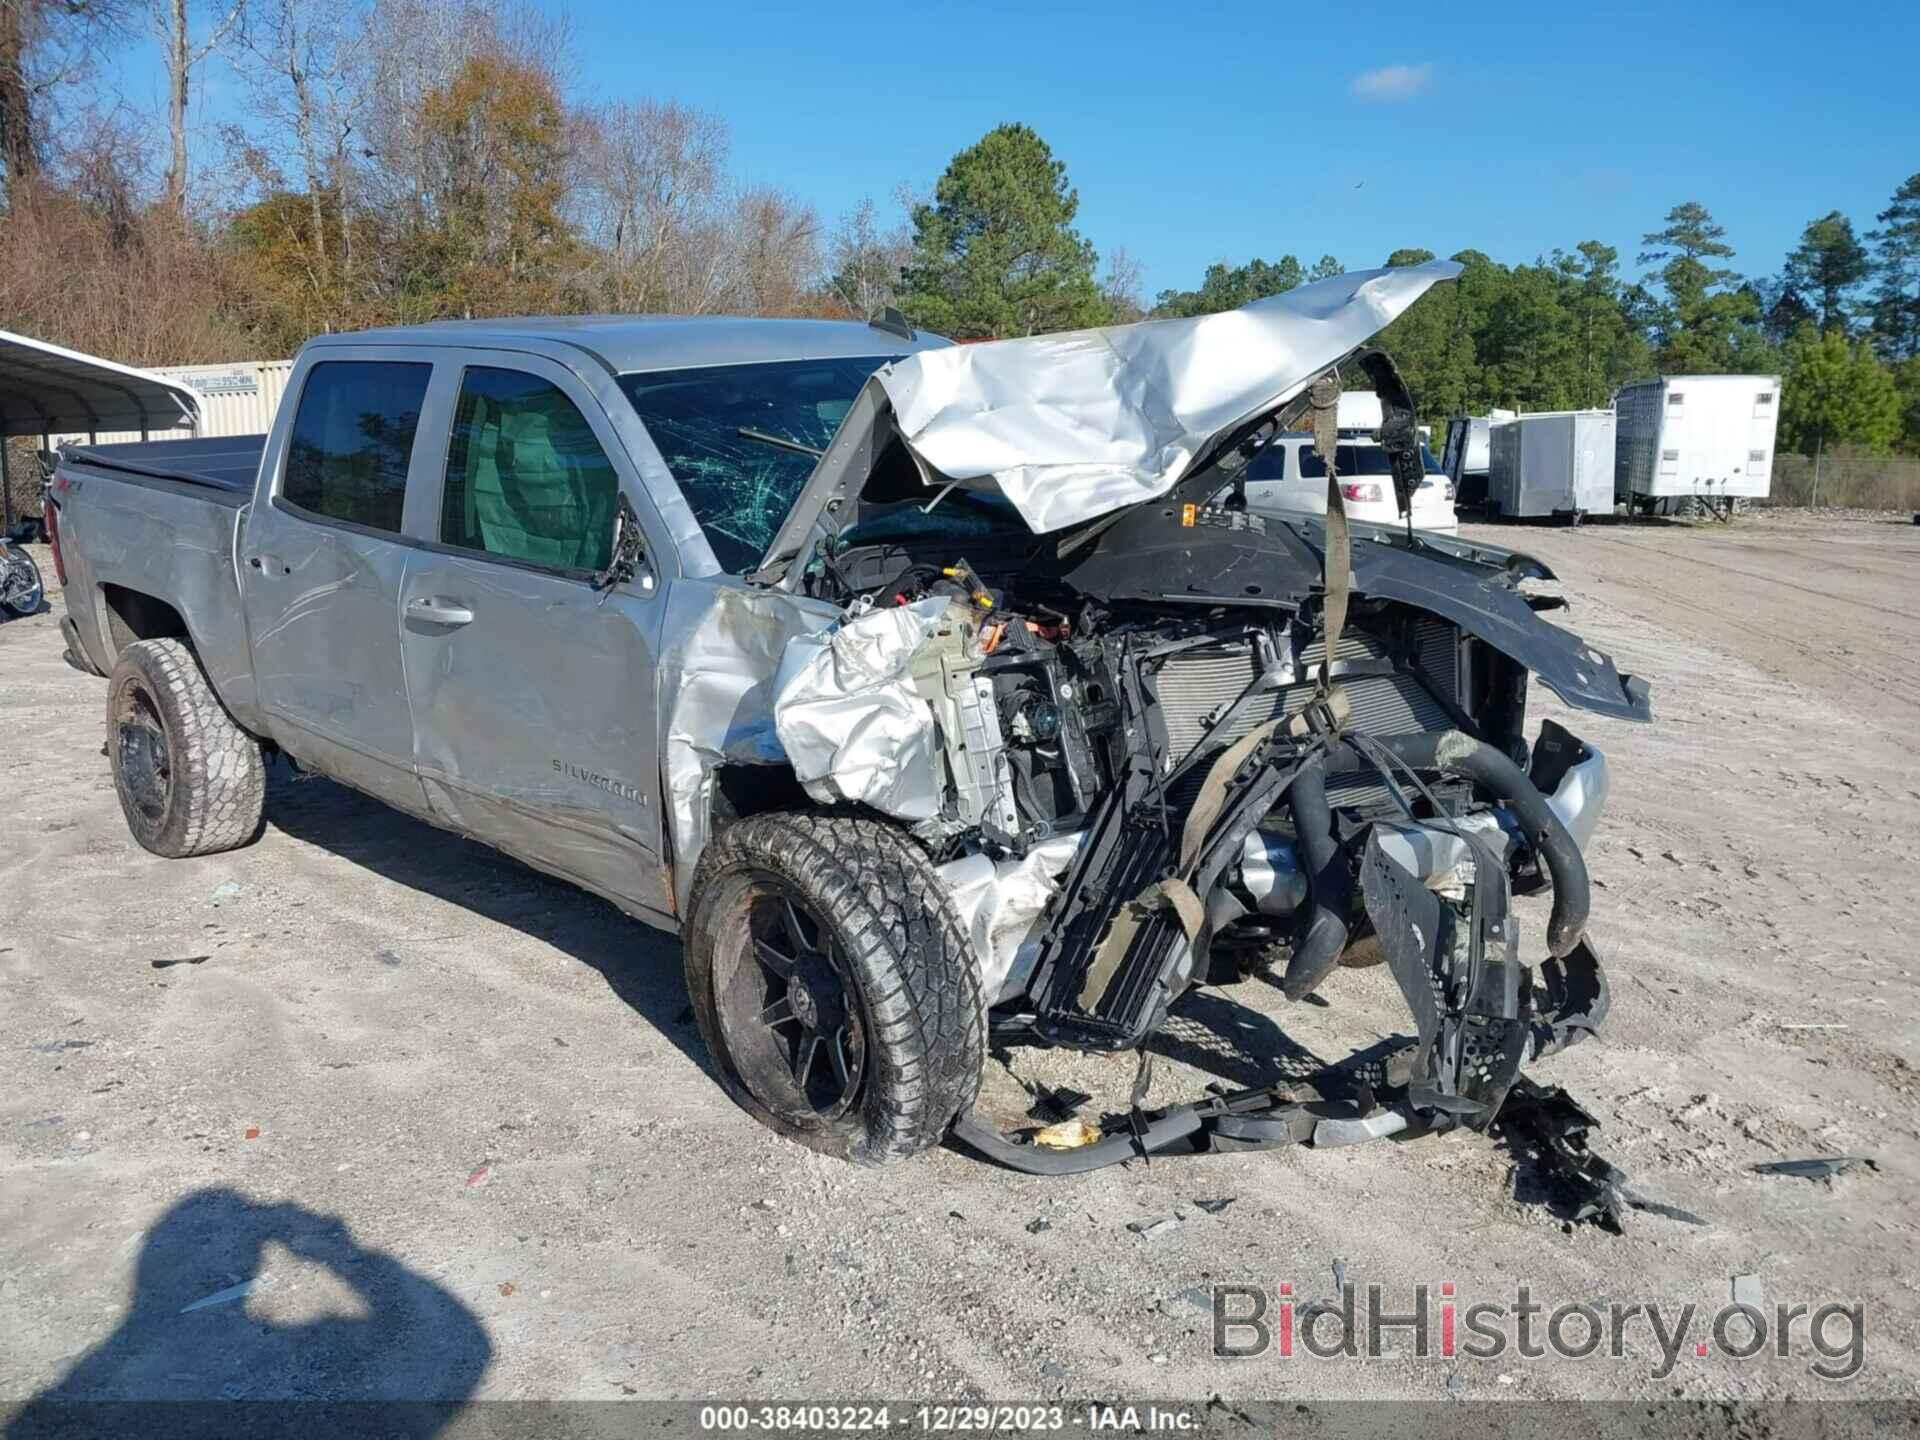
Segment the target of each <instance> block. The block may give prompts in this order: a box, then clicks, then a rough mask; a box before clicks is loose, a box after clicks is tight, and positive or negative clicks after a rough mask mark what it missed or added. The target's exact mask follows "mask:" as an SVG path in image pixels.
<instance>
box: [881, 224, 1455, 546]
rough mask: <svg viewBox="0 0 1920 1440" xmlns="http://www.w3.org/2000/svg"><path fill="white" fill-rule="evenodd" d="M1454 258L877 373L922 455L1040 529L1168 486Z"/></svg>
mask: <svg viewBox="0 0 1920 1440" xmlns="http://www.w3.org/2000/svg"><path fill="white" fill-rule="evenodd" d="M1460 269H1461V267H1460V266H1459V265H1457V264H1455V263H1454V262H1452V261H1450V260H1432V261H1429V262H1427V263H1426V264H1424V265H1406V266H1400V267H1398V268H1394V269H1388V270H1357V271H1354V272H1353V273H1351V274H1347V275H1337V276H1335V277H1333V278H1332V279H1330V280H1321V281H1317V282H1315V283H1314V284H1311V285H1302V286H1300V287H1299V288H1297V289H1294V290H1289V291H1287V292H1286V293H1285V294H1283V295H1275V296H1273V297H1271V298H1270V299H1266V300H1257V301H1255V302H1254V303H1253V304H1251V305H1246V306H1242V307H1241V308H1240V309H1238V310H1229V311H1226V312H1224V313H1222V314H1218V315H1202V316H1197V317H1195V318H1193V319H1187V320H1151V321H1144V322H1142V323H1139V324H1135V325H1114V326H1108V327H1105V328H1103V329H1098V330H1076V331H1071V332H1068V333H1066V334H1061V335H1041V336H1035V337H1033V338H1030V339H1025V340H1005V341H999V342H996V343H992V344H986V345H957V346H954V347H952V348H951V349H943V350H927V351H922V352H921V353H919V354H916V355H910V356H908V357H906V358H905V359H904V360H900V361H897V362H896V363H894V364H893V365H890V366H887V367H886V368H885V369H883V370H881V371H880V373H879V374H878V376H877V377H876V379H877V380H878V382H879V383H880V385H881V386H882V387H884V388H885V390H886V393H887V397H888V399H889V400H891V401H892V402H893V409H894V412H895V416H896V419H897V423H898V424H899V427H900V431H901V433H902V434H903V435H904V437H905V438H906V441H907V443H908V444H909V445H910V446H911V447H912V448H913V450H914V451H915V452H916V453H917V454H918V455H919V457H920V458H921V459H922V460H924V461H925V462H926V463H927V464H928V465H930V466H931V467H933V469H935V470H937V471H939V472H940V474H941V475H943V476H945V477H947V478H948V479H952V480H960V481H963V482H976V481H977V482H985V485H983V486H982V488H987V487H991V486H997V487H998V489H999V490H1000V491H1001V493H1003V494H1004V495H1005V496H1006V497H1007V498H1008V499H1009V500H1011V501H1012V502H1013V504H1014V506H1015V508H1016V509H1018V510H1019V512H1020V514H1021V516H1022V517H1023V518H1024V519H1025V520H1026V522H1027V523H1028V524H1029V525H1030V526H1032V527H1033V529H1034V530H1035V531H1037V532H1042V533H1044V532H1046V531H1050V530H1058V529H1061V528H1062V527H1064V526H1068V525H1078V524H1081V523H1084V522H1085V521H1088V520H1092V519H1096V518H1097V517H1099V516H1101V515H1104V514H1107V513H1109V512H1110V511H1114V510H1119V509H1122V508H1124V507H1126V506H1128V505H1132V504H1136V503H1138V502H1140V501H1143V500H1151V499H1154V498H1155V497H1157V496H1160V495H1164V494H1165V493H1166V492H1167V491H1168V490H1170V489H1172V488H1173V486H1174V484H1175V483H1176V482H1177V481H1179V480H1180V479H1181V477H1182V476H1183V475H1184V474H1185V473H1186V471H1187V469H1188V467H1189V466H1190V465H1191V464H1192V462H1193V460H1194V459H1195V457H1196V456H1198V455H1200V454H1201V453H1202V452H1203V451H1205V449H1206V448H1207V446H1208V445H1209V443H1210V442H1212V441H1213V440H1214V439H1215V438H1216V437H1218V436H1220V435H1221V434H1222V433H1224V432H1226V431H1228V430H1231V429H1232V428H1234V427H1235V426H1237V425H1240V424H1242V423H1244V422H1246V421H1248V420H1251V419H1254V418H1256V417H1258V416H1260V415H1262V414H1263V413H1266V412H1268V411H1271V410H1272V409H1274V408H1275V407H1277V406H1279V405H1282V404H1284V403H1285V402H1286V401H1288V400H1289V399H1292V398H1293V397H1294V396H1295V395H1297V394H1298V393H1300V391H1302V390H1303V389H1305V387H1306V386H1307V385H1308V384H1310V383H1311V382H1312V381H1313V379H1314V378H1315V377H1316V376H1317V375H1319V374H1320V372H1321V371H1323V370H1324V369H1326V367H1327V366H1329V365H1332V364H1333V363H1335V362H1336V361H1338V360H1339V359H1340V358H1341V357H1342V356H1344V355H1346V354H1347V353H1348V352H1349V351H1351V350H1353V349H1354V348H1355V347H1357V346H1359V345H1361V344H1362V343H1364V342H1365V341H1366V340H1367V339H1369V338H1370V337H1371V336H1373V335H1374V334H1376V333H1378V332H1379V331H1380V330H1382V329H1384V328H1385V327H1386V326H1387V325H1388V324H1390V323H1391V322H1392V321H1393V320H1394V319H1395V318H1396V317H1398V316H1399V315H1401V314H1402V313H1403V312H1404V311H1405V310H1406V309H1407V307H1408V306H1409V305H1411V304H1413V302H1414V301H1415V300H1418V299H1419V298H1420V297H1421V296H1422V295H1424V294H1425V293H1426V292H1427V290H1428V289H1429V288H1430V287H1432V286H1433V285H1434V284H1436V283H1437V282H1439V281H1442V280H1451V279H1452V278H1453V277H1454V276H1456V275H1458V274H1459V273H1460Z"/></svg>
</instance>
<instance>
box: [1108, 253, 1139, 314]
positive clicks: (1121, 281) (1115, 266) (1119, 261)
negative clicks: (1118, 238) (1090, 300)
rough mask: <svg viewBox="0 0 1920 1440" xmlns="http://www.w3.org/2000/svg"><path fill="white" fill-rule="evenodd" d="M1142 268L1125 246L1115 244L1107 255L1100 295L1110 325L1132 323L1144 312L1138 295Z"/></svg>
mask: <svg viewBox="0 0 1920 1440" xmlns="http://www.w3.org/2000/svg"><path fill="white" fill-rule="evenodd" d="M1143 274H1144V271H1143V270H1142V268H1141V265H1140V262H1139V261H1138V260H1136V259H1134V258H1133V256H1131V255H1129V254H1128V253H1127V251H1126V249H1125V247H1124V246H1115V247H1114V251H1113V253H1112V254H1111V255H1109V256H1108V257H1107V274H1106V278H1105V279H1104V280H1102V281H1101V282H1100V298H1101V299H1103V300H1105V301H1106V302H1107V323H1108V324H1109V325H1131V324H1132V323H1133V322H1134V321H1136V320H1140V319H1144V318H1145V316H1146V313H1147V307H1146V303H1145V301H1144V300H1143V299H1142V298H1141V291H1140V283H1141V277H1142V275H1143Z"/></svg>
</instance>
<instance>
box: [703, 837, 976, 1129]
mask: <svg viewBox="0 0 1920 1440" xmlns="http://www.w3.org/2000/svg"><path fill="white" fill-rule="evenodd" d="M685 942H686V966H687V990H688V992H689V995H690V996H691V998H692V1001H693V1009H694V1015H695V1017H696V1018H697V1019H698V1021H699V1024H700V1034H701V1037H702V1039H704V1040H705V1042H706V1045H707V1050H708V1053H709V1054H711V1055H712V1056H713V1059H714V1063H715V1066H716V1068H717V1069H718V1070H719V1072H720V1078H721V1081H722V1083H724V1084H725V1085H726V1087H727V1090H728V1093H730V1094H731V1095H732V1096H733V1098H734V1099H735V1100H736V1101H738V1102H739V1104H740V1105H741V1107H742V1108H743V1109H745V1110H746V1111H747V1112H748V1113H749V1114H751V1115H753V1116H754V1117H755V1118H756V1119H758V1120H759V1121H760V1122H761V1123H763V1124H765V1125H766V1126H768V1127H769V1128H770V1129H772V1130H774V1131H776V1132H778V1133H779V1134H782V1135H785V1136H787V1137H789V1138H790V1139H794V1140H798V1141H799V1142H800V1143H801V1144H803V1145H808V1146H811V1147H812V1148H813V1149H815V1150H819V1151H822V1152H824V1153H826V1154H830V1155H837V1156H840V1157H841V1158H843V1159H847V1160H851V1161H854V1162H855V1163H857V1164H863V1165H877V1164H881V1163H884V1162H886V1161H889V1160H899V1159H904V1158H906V1157H907V1156H910V1155H915V1154H918V1153H919V1152H920V1151H922V1150H925V1149H928V1148H929V1147H930V1146H933V1145H935V1144H937V1143H939V1141H940V1139H941V1137H942V1136H943V1135H945V1133H946V1130H947V1126H948V1125H949V1124H951V1123H952V1121H953V1118H954V1116H956V1115H957V1114H959V1113H961V1112H962V1111H964V1110H966V1109H968V1108H969V1107H970V1106H971V1105H972V1104H973V1099H974V1096H975V1094H976V1093H977V1091H978V1089H979V1085H980V1071H981V1067H982V1065H983V1063H984V1052H985V1036H986V1008H985V1005H984V1003H983V1002H982V999H981V991H980V975H979V967H978V964H977V963H976V961H975V960H974V957H973V952H972V948H971V946H970V945H969V943H968V940H967V937H966V935H965V933H964V932H963V931H962V930H961V928H960V925H959V922H958V921H957V920H956V919H955V917H954V915H953V912H952V908H951V907H950V906H949V905H948V904H947V903H946V898H945V891H944V889H943V887H942V886H941V884H940V881H939V877H938V876H937V875H936V874H935V873H934V871H933V866H932V864H931V863H930V862H929V861H928V860H927V858H926V856H925V855H924V854H923V853H922V852H921V850H920V849H919V847H918V846H916V845H914V844H913V843H912V842H911V841H910V840H909V839H908V838H907V837H906V836H905V835H903V834H902V833H901V832H900V831H899V830H897V829H895V828H894V827H893V826H890V825H887V824H884V823H882V822H880V821H877V820H870V819H865V818H861V817H857V816H848V815H817V814H805V813H800V814H790V813H776V814H770V815H756V816H752V817H750V818H748V819H745V820H741V821H739V822H738V823H736V824H734V825H732V826H729V827H728V828H727V829H726V830H724V831H722V832H721V834H720V835H719V836H718V837H717V838H716V839H715V840H714V841H713V843H712V844H711V845H709V846H708V847H707V849H706V852H705V853H704V854H703V855H702V856H701V857H700V865H699V869H698V871H697V872H696V874H695V877H694V885H693V905H692V914H691V915H690V917H689V921H688V924H687V928H686V936H685Z"/></svg>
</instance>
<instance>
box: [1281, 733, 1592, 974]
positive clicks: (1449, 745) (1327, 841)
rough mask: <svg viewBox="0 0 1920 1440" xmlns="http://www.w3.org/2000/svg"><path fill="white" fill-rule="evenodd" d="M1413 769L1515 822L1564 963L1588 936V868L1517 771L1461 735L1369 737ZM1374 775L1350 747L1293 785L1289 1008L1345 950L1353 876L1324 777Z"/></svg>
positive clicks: (1551, 940)
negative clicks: (1301, 903) (1463, 787)
mask: <svg viewBox="0 0 1920 1440" xmlns="http://www.w3.org/2000/svg"><path fill="white" fill-rule="evenodd" d="M1368 738H1369V739H1371V740H1372V741H1373V743H1374V744H1376V745H1379V746H1380V747H1381V748H1382V749H1385V750H1387V751H1389V752H1390V753H1391V754H1392V755H1393V756H1394V757H1395V758H1396V759H1399V760H1401V761H1404V762H1405V763H1406V765H1407V766H1408V767H1409V768H1411V769H1414V770H1439V771H1443V772H1445V773H1447V774H1450V775H1460V776H1464V777H1465V778H1466V779H1469V780H1472V781H1473V782H1474V783H1475V784H1477V785H1479V786H1481V787H1483V788H1484V789H1486V790H1488V791H1490V792H1491V793H1492V794H1493V796H1494V798H1496V799H1498V800H1500V801H1502V802H1504V803H1505V805H1506V806H1507V808H1508V809H1509V810H1510V811H1511V812H1512V813H1513V816H1514V818H1515V819H1516V820H1518V821H1519V822H1520V827H1521V830H1522V832H1523V833H1524V835H1525V836H1526V839H1527V842H1528V843H1529V844H1530V845H1532V846H1533V848H1534V849H1535V850H1536V851H1537V852H1538V853H1539V855H1540V858H1541V860H1542V861H1543V862H1544V863H1545V865H1546V867H1547V873H1548V875H1550V876H1551V877H1552V878H1553V912H1552V914H1551V915H1550V916H1549V918H1548V921H1547V953H1548V954H1550V955H1552V956H1553V957H1554V958H1555V959H1564V958H1565V957H1566V956H1568V955H1570V954H1572V953H1573V949H1574V947H1575V946H1576V945H1578V944H1579V943H1580V937H1581V936H1582V935H1583V934H1585V933H1586V928H1587V914H1588V911H1589V910H1590V909H1591V908H1592V903H1593V892H1592V889H1591V886H1590V884H1589V882H1588V879H1587V862H1586V861H1585V860H1584V859H1583V858H1582V857H1581V854H1580V847H1579V845H1577V844H1576V843H1575V842H1574V838H1573V836H1572V835H1571V834H1569V833H1568V831H1567V827H1566V826H1565V825H1563V824H1562V823H1561V821H1560V817H1559V816H1558V815H1556V814H1554V813H1553V807H1552V806H1550V805H1548V804H1547V799H1546V796H1544V795H1542V794H1541V793H1540V791H1539V790H1538V789H1537V788H1536V787H1535V785H1534V783H1533V782H1532V781H1531V780H1529V779H1528V778H1527V777H1526V775H1525V774H1524V773H1522V772H1521V769H1520V767H1519V766H1518V765H1515V764H1514V763H1513V761H1512V760H1511V759H1510V758H1509V757H1508V756H1506V755H1504V754H1502V753H1501V752H1500V751H1498V750H1496V749H1494V748H1493V747H1492V746H1491V745H1487V744H1485V743H1483V742H1481V741H1479V740H1476V739H1474V738H1473V737H1472V736H1471V735H1467V734H1463V733H1462V732H1461V731H1458V730H1438V731H1427V732H1424V733H1421V734H1416V735H1376V736H1370V737H1368ZM1371 768H1373V762H1372V761H1370V760H1368V759H1366V758H1365V757H1364V756H1363V755H1361V754H1360V753H1359V752H1358V751H1356V750H1355V749H1354V748H1353V747H1352V746H1351V745H1347V744H1344V743H1343V744H1339V745H1335V746H1332V747H1331V748H1329V749H1328V750H1327V751H1326V752H1325V753H1324V754H1321V755H1318V756H1315V757H1314V758H1313V759H1312V760H1310V761H1308V762H1307V763H1306V764H1305V765H1303V766H1302V767H1301V769H1300V773H1299V774H1298V775H1296V776H1294V779H1293V784H1292V785H1291V786H1290V787H1289V788H1288V790H1287V805H1288V808H1289V810H1290V811H1291V812H1292V815H1293V829H1294V838H1295V840H1296V842H1297V843H1298V844H1299V847H1300V854H1301V858H1302V859H1303V860H1304V861H1305V863H1306V866H1307V905H1306V914H1305V916H1304V919H1303V923H1302V928H1301V931H1300V938H1299V940H1298V941H1297V942H1296V944H1295V945H1294V950H1293V956H1292V958H1291V959H1290V960H1288V962H1287V973H1286V976H1285V978H1284V979H1283V980H1282V981H1281V985H1280V988H1281V989H1282V990H1283V991H1284V992H1285V993H1286V996H1287V998H1288V999H1290V1000H1303V999H1305V998H1306V997H1307V996H1308V995H1311V994H1312V993H1313V992H1314V991H1315V990H1316V989H1318V988H1319V986H1320V983H1321V982H1322V981H1323V980H1325V979H1326V978H1327V976H1328V975H1330V974H1332V973H1333V968H1334V966H1335V965H1337V964H1339V963H1340V953H1341V952H1342V951H1343V950H1345V949H1346V948H1347V913H1348V910H1349V909H1350V907H1351V904H1352V896H1353V877H1352V876H1351V875H1350V874H1349V872H1348V868H1347V862H1346V857H1345V855H1343V854H1342V853H1341V851H1340V849H1339V847H1338V846H1337V845H1335V843H1334V839H1333V813H1332V810H1331V808H1330V807H1329V805H1328V803H1327V776H1328V775H1345V774H1351V773H1352V772H1353V771H1355V770H1366V769H1371Z"/></svg>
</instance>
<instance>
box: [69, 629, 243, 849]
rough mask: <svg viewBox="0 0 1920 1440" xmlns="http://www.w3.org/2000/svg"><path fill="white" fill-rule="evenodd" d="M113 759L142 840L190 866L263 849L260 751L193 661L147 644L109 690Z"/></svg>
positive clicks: (125, 656) (171, 648)
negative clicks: (254, 843)
mask: <svg viewBox="0 0 1920 1440" xmlns="http://www.w3.org/2000/svg"><path fill="white" fill-rule="evenodd" d="M107 753H108V754H109V755H111V756H112V758H113V788H114V789H115V790H116V791H118V792H119V795H120V809H121V810H122V812H124V813H125V815H126V817H127V828H128V829H129V830H131V831H132V832H133V838H134V839H135V840H138V841H139V842H140V843H141V845H143V846H145V847H146V848H147V849H148V850H151V851H152V852H153V853H154V854H156V855H165V856H166V857H167V858H168V859H174V860H177V859H180V858H182V857H184V856H187V855H212V854H215V853H216V852H218V851H221V850H232V849H234V848H235V847H236V846H240V845H245V844H246V843H247V842H248V841H249V840H251V839H253V837H254V836H255V834H257V833H258V832H259V829H260V814H261V810H262V808H263V806H264V805H265V802H266V794H267V768H266V761H265V759H264V757H263V756H262V755H261V753H260V742H259V741H257V740H255V739H254V738H253V737H252V736H251V735H249V734H247V732H246V731H244V730H242V729H241V728H240V727H239V726H238V725H236V724H234V723H233V717H232V716H230V715H228V714H227V712H226V709H225V707H223V706H222V705H221V704H220V699H219V697H218V696H216V695H215V694H214V693H213V686H211V685H210V684H208V683H207V677H206V675H205V673H204V672H202V670H201V669H200V661H199V659H198V658H197V657H196V656H195V655H194V653H193V651H192V650H190V649H188V648H187V646H186V645H185V644H184V643H183V642H181V641H179V640H137V641H135V642H134V643H133V644H131V645H129V646H127V648H126V649H125V650H123V651H121V652H120V659H119V662H118V663H117V664H116V665H115V666H114V667H113V676H112V679H111V681H110V683H109V684H108V686H107Z"/></svg>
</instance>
